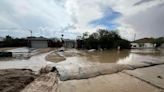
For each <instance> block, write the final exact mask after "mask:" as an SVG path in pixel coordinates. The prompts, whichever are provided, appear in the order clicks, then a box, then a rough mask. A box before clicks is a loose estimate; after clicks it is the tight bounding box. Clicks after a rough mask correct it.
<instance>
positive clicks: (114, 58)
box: [0, 49, 164, 71]
mask: <svg viewBox="0 0 164 92" xmlns="http://www.w3.org/2000/svg"><path fill="white" fill-rule="evenodd" d="M70 51H71V52H75V53H76V52H77V53H79V52H80V53H81V54H77V55H76V54H75V55H73V56H70V57H66V60H64V61H61V62H59V63H54V62H50V61H46V60H45V56H46V55H48V53H46V54H43V55H37V56H33V57H31V58H30V59H28V60H19V59H17V60H10V61H0V69H8V68H27V69H32V70H34V71H38V70H39V69H40V68H41V67H44V66H46V65H47V64H51V65H53V64H55V65H56V64H61V65H63V64H70V63H74V64H77V65H80V66H81V65H86V64H94V63H118V64H129V63H131V62H142V61H148V62H149V61H151V62H164V49H161V50H151V49H142V50H134V49H132V50H121V51H117V50H105V51H93V52H88V51H79V50H70ZM68 53H69V51H68ZM88 62H89V63H88Z"/></svg>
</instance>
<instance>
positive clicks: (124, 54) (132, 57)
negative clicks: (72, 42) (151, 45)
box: [65, 49, 164, 64]
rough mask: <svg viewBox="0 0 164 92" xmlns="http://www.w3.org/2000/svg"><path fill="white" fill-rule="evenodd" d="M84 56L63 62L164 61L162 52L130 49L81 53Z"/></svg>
mask: <svg viewBox="0 0 164 92" xmlns="http://www.w3.org/2000/svg"><path fill="white" fill-rule="evenodd" d="M82 52H83V54H84V55H82V56H75V57H68V58H67V59H66V60H65V61H67V62H70V61H79V62H80V61H82V62H86V61H87V62H96V63H118V64H128V63H131V62H145V61H147V62H149V61H154V62H162V61H164V50H162V49H161V50H152V49H145V50H144V49H142V50H137V49H132V50H121V51H117V50H106V51H94V52H87V51H82Z"/></svg>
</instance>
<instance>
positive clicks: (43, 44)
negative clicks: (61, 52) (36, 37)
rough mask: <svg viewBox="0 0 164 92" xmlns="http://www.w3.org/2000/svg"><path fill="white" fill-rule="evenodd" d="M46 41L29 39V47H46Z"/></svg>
mask: <svg viewBox="0 0 164 92" xmlns="http://www.w3.org/2000/svg"><path fill="white" fill-rule="evenodd" d="M47 47H48V42H47V41H46V40H45V41H31V48H47Z"/></svg>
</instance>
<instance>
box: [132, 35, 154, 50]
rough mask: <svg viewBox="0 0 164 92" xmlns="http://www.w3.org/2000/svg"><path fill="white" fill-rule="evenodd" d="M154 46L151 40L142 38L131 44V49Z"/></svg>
mask: <svg viewBox="0 0 164 92" xmlns="http://www.w3.org/2000/svg"><path fill="white" fill-rule="evenodd" d="M155 47H156V44H153V41H152V39H151V38H143V39H139V40H136V41H133V42H132V43H131V48H150V49H151V48H155Z"/></svg>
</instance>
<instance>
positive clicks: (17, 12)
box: [0, 0, 164, 40]
mask: <svg viewBox="0 0 164 92" xmlns="http://www.w3.org/2000/svg"><path fill="white" fill-rule="evenodd" d="M99 28H105V29H110V30H113V29H114V30H115V29H118V30H119V33H120V35H121V36H122V37H124V38H126V39H129V40H133V39H134V35H135V34H136V39H137V38H142V37H160V36H164V0H0V36H2V37H4V36H6V35H11V36H14V37H27V36H30V31H29V30H32V31H33V35H34V36H45V37H61V34H64V37H65V38H76V36H78V35H81V34H82V33H84V32H89V33H92V32H95V31H96V30H97V29H99Z"/></svg>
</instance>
